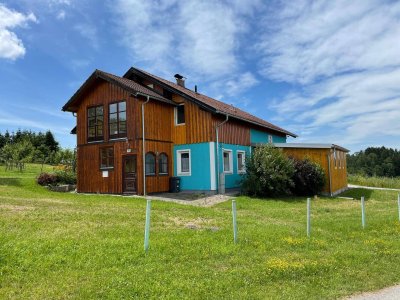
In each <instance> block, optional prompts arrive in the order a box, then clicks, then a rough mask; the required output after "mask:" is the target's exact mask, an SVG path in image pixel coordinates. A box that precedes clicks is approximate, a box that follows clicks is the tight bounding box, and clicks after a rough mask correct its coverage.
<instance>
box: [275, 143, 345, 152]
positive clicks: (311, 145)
mask: <svg viewBox="0 0 400 300" xmlns="http://www.w3.org/2000/svg"><path fill="white" fill-rule="evenodd" d="M274 145H275V147H278V148H302V149H337V150H340V151H343V152H350V150H349V149H346V148H344V147H341V146H338V145H335V144H317V143H274Z"/></svg>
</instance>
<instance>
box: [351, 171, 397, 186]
mask: <svg viewBox="0 0 400 300" xmlns="http://www.w3.org/2000/svg"><path fill="white" fill-rule="evenodd" d="M348 181H349V183H350V184H356V185H362V186H372V187H384V188H392V189H400V177H377V176H372V177H367V176H362V175H350V174H349V175H348Z"/></svg>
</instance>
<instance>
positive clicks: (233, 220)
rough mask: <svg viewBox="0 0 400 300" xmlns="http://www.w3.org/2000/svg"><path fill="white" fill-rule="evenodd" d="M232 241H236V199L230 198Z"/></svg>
mask: <svg viewBox="0 0 400 300" xmlns="http://www.w3.org/2000/svg"><path fill="white" fill-rule="evenodd" d="M232 222H233V241H234V243H235V244H236V243H237V223H236V200H232Z"/></svg>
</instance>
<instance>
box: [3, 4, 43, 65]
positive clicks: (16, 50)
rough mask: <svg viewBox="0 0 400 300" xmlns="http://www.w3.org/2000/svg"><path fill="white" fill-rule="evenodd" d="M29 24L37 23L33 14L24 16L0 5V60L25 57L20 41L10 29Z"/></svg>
mask: <svg viewBox="0 0 400 300" xmlns="http://www.w3.org/2000/svg"><path fill="white" fill-rule="evenodd" d="M29 22H37V19H36V17H35V15H34V14H33V13H30V14H27V15H25V14H22V13H20V12H17V11H15V10H11V9H8V8H7V7H6V6H4V5H3V4H1V3H0V58H5V59H10V60H16V59H17V58H20V57H23V56H24V55H25V52H26V49H25V47H24V44H23V42H22V40H21V39H19V38H18V36H17V35H16V34H15V33H14V32H13V31H11V29H14V28H17V27H25V26H27V24H28V23H29Z"/></svg>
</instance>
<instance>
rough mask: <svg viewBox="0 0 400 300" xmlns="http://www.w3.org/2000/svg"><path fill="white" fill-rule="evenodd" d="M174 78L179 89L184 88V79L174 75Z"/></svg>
mask: <svg viewBox="0 0 400 300" xmlns="http://www.w3.org/2000/svg"><path fill="white" fill-rule="evenodd" d="M174 77H175V78H176V84H177V85H179V86H181V87H185V79H186V78H185V77H183V76H182V75H180V74H175V76H174Z"/></svg>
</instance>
